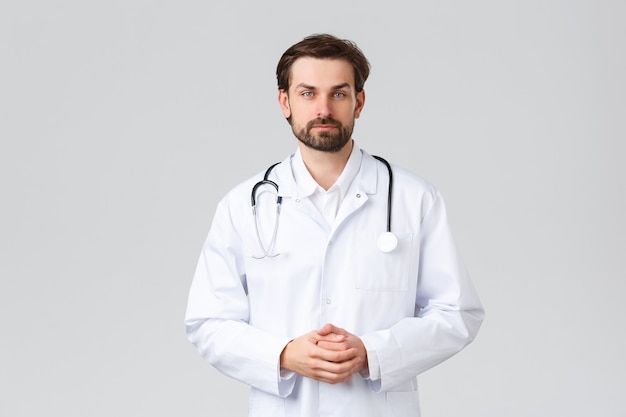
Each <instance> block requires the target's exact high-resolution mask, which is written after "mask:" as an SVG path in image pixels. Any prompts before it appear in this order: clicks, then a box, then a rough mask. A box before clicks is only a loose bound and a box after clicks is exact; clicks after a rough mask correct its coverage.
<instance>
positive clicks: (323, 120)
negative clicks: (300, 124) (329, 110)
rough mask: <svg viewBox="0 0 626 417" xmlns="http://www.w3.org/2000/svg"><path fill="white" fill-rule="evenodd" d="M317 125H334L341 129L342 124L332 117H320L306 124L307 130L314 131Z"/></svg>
mask: <svg viewBox="0 0 626 417" xmlns="http://www.w3.org/2000/svg"><path fill="white" fill-rule="evenodd" d="M315 125H332V126H335V127H338V128H340V127H341V122H339V121H337V120H335V119H333V118H332V117H318V118H317V119H313V120H311V121H310V122H309V123H307V124H306V127H307V129H312V128H313V126H315Z"/></svg>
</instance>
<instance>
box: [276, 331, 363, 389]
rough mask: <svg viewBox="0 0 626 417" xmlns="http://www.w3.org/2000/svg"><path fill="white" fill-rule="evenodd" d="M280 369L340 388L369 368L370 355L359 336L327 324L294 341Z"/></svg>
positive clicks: (285, 350)
mask: <svg viewBox="0 0 626 417" xmlns="http://www.w3.org/2000/svg"><path fill="white" fill-rule="evenodd" d="M280 367H281V368H284V369H287V370H290V371H293V372H296V373H298V374H300V375H303V376H305V377H308V378H312V379H315V380H317V381H321V382H327V383H329V384H338V383H341V382H345V381H347V380H349V379H350V378H351V377H352V374H354V373H356V372H360V371H362V370H363V369H365V368H367V351H366V350H365V346H364V345H363V342H362V341H361V339H360V338H359V337H358V336H355V335H353V334H351V333H349V332H347V331H346V330H344V329H341V328H339V327H336V326H334V325H332V324H326V325H325V326H324V327H322V328H321V329H319V330H313V331H311V332H309V333H306V334H304V335H302V336H300V337H298V338H296V339H293V340H292V341H290V342H289V343H288V344H287V346H285V348H284V349H283V351H282V353H281V354H280Z"/></svg>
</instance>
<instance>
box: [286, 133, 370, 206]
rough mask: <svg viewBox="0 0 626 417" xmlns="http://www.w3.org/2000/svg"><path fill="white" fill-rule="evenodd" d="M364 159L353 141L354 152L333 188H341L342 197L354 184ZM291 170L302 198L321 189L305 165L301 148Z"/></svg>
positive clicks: (295, 155) (296, 154) (294, 158)
mask: <svg viewBox="0 0 626 417" xmlns="http://www.w3.org/2000/svg"><path fill="white" fill-rule="evenodd" d="M362 159H363V154H362V153H361V149H360V148H359V147H358V146H357V144H356V142H355V141H354V140H353V141H352V152H351V153H350V157H349V158H348V162H346V166H345V167H344V168H343V171H342V172H341V174H340V175H339V178H337V181H335V184H334V185H333V187H338V188H339V191H340V193H341V195H342V196H343V195H345V194H346V192H347V191H348V188H349V187H350V184H352V181H353V180H354V178H355V177H356V175H357V173H358V172H359V168H360V167H361V160H362ZM291 169H292V172H293V177H294V179H295V181H296V184H297V187H298V194H300V196H301V197H308V196H310V195H311V194H313V193H314V192H315V190H316V189H317V188H318V187H319V184H318V183H317V182H316V181H315V180H314V179H313V177H312V176H311V173H309V170H308V169H307V168H306V165H304V160H303V159H302V154H301V153H300V148H298V149H297V150H296V153H295V154H294V156H293V158H292V160H291Z"/></svg>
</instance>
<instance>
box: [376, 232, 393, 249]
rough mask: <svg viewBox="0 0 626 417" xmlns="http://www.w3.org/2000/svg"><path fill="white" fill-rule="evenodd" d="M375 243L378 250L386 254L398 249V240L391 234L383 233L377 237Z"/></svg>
mask: <svg viewBox="0 0 626 417" xmlns="http://www.w3.org/2000/svg"><path fill="white" fill-rule="evenodd" d="M376 243H377V244H378V249H380V250H381V251H382V252H385V253H388V252H391V251H393V250H394V249H395V248H397V247H398V238H397V237H396V235H394V234H393V233H391V232H384V233H382V234H381V235H380V236H378V240H377V242H376Z"/></svg>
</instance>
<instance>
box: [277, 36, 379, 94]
mask: <svg viewBox="0 0 626 417" xmlns="http://www.w3.org/2000/svg"><path fill="white" fill-rule="evenodd" d="M302 57H312V58H322V59H345V60H346V61H348V62H349V63H350V64H351V65H352V68H354V88H355V89H356V92H357V93H358V92H360V91H362V90H363V85H364V84H365V80H367V77H368V76H369V74H370V64H369V62H368V61H367V58H365V55H363V52H362V51H361V50H360V49H359V47H358V46H356V44H355V43H354V42H352V41H349V40H346V39H339V38H337V37H335V36H333V35H329V34H316V35H310V36H307V37H306V38H304V39H303V40H301V41H300V42H298V43H296V44H295V45H292V46H291V47H290V48H289V49H287V50H286V51H285V53H284V54H283V56H281V57H280V60H279V61H278V66H277V67H276V80H277V81H278V89H279V90H285V91H288V90H289V75H290V72H291V66H292V65H293V63H294V62H295V61H296V60H297V59H298V58H302Z"/></svg>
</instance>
